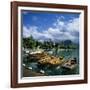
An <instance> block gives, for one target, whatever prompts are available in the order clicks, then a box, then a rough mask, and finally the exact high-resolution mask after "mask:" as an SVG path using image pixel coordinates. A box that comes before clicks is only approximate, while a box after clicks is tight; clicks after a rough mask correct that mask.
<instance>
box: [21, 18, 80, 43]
mask: <svg viewBox="0 0 90 90" xmlns="http://www.w3.org/2000/svg"><path fill="white" fill-rule="evenodd" d="M79 19H80V17H79V18H73V19H72V20H69V21H68V22H67V21H61V20H60V19H57V20H56V22H54V24H53V25H54V27H48V29H47V30H42V32H40V31H38V28H39V27H36V26H30V27H29V28H27V27H26V26H24V27H23V37H29V36H31V35H32V36H33V37H34V38H35V39H37V40H40V41H43V40H48V39H51V40H53V41H56V40H60V41H61V40H67V39H70V40H72V41H74V42H78V39H79V35H78V34H79V24H80V22H79V21H80V20H79Z"/></svg>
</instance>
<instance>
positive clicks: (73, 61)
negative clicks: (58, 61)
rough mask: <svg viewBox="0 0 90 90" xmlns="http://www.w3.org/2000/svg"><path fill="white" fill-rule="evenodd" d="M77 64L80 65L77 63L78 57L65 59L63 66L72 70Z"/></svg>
mask: <svg viewBox="0 0 90 90" xmlns="http://www.w3.org/2000/svg"><path fill="white" fill-rule="evenodd" d="M77 65H78V64H77V60H76V58H74V59H70V60H67V61H65V62H64V63H63V64H62V68H66V69H70V70H72V69H74V68H76V66H77Z"/></svg>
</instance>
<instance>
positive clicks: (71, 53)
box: [27, 49, 79, 76]
mask: <svg viewBox="0 0 90 90" xmlns="http://www.w3.org/2000/svg"><path fill="white" fill-rule="evenodd" d="M46 52H47V53H48V54H52V55H54V56H56V57H63V58H64V60H68V59H70V58H74V57H75V58H76V59H77V63H78V64H79V50H78V49H67V50H66V49H59V50H57V51H56V50H55V49H53V50H49V51H46ZM27 67H31V68H32V70H33V71H35V72H40V71H41V70H43V71H44V73H46V75H48V76H53V75H74V74H79V65H77V67H76V68H74V69H72V70H67V69H64V68H62V67H61V66H57V67H47V66H44V67H43V68H40V67H38V63H37V62H31V63H27Z"/></svg>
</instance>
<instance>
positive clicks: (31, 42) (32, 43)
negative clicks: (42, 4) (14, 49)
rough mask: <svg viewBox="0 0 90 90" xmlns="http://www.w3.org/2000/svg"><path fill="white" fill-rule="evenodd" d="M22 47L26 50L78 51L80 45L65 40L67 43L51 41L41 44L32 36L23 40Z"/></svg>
mask: <svg viewBox="0 0 90 90" xmlns="http://www.w3.org/2000/svg"><path fill="white" fill-rule="evenodd" d="M22 45H23V47H24V48H30V49H36V48H38V47H39V48H41V49H53V48H56V49H58V48H61V49H76V48H78V45H77V44H75V43H73V42H72V41H71V40H65V41H59V42H53V41H52V40H51V39H49V40H47V41H43V42H40V41H38V40H35V39H34V38H33V37H32V36H30V37H28V38H23V39H22Z"/></svg>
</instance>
